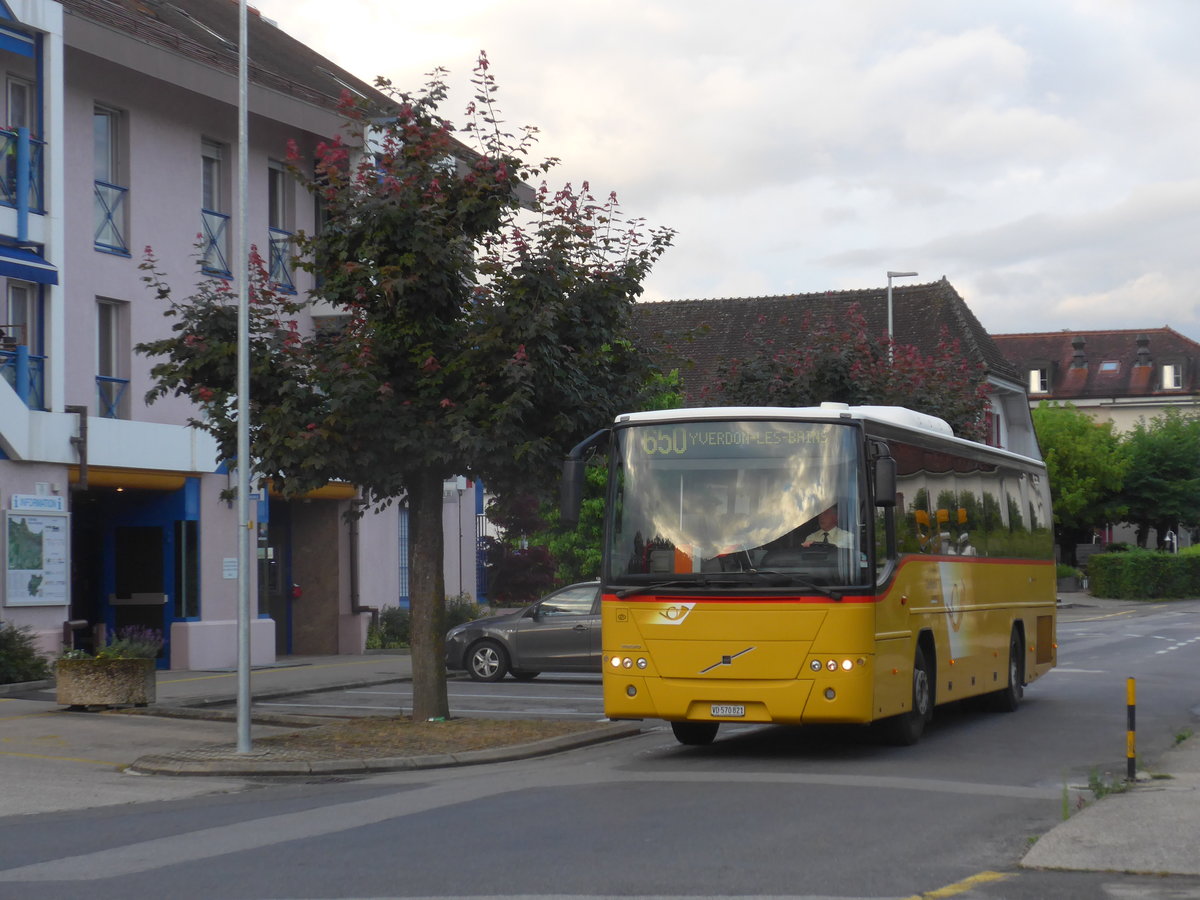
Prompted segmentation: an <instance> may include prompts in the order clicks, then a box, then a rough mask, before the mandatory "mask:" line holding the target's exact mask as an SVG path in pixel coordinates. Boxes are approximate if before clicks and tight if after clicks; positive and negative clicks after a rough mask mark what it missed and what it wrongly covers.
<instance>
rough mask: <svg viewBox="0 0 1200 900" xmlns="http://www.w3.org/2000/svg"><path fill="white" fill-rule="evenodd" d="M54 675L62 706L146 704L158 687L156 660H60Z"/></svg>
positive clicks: (58, 698) (152, 699)
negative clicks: (155, 669) (155, 672)
mask: <svg viewBox="0 0 1200 900" xmlns="http://www.w3.org/2000/svg"><path fill="white" fill-rule="evenodd" d="M54 677H55V681H56V698H55V699H56V700H57V701H58V703H59V704H60V705H62V706H146V705H147V704H150V703H153V702H154V698H155V688H156V686H157V683H156V681H155V674H154V660H152V659H60V660H58V661H57V662H56V663H55V664H54Z"/></svg>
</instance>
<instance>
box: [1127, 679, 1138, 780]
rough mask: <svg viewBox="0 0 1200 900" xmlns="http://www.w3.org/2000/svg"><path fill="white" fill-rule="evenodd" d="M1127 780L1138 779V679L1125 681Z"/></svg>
mask: <svg viewBox="0 0 1200 900" xmlns="http://www.w3.org/2000/svg"><path fill="white" fill-rule="evenodd" d="M1125 704H1126V706H1125V710H1126V723H1125V780H1126V781H1135V780H1137V728H1136V726H1135V722H1136V714H1137V679H1135V678H1129V679H1126V681H1125Z"/></svg>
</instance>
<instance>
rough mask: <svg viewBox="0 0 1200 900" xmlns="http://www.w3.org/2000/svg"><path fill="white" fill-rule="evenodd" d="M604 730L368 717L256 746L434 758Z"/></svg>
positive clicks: (587, 725)
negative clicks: (442, 754) (434, 756)
mask: <svg viewBox="0 0 1200 900" xmlns="http://www.w3.org/2000/svg"><path fill="white" fill-rule="evenodd" d="M605 724H606V723H598V722H568V721H558V720H549V719H546V720H542V719H516V720H499V719H448V720H446V721H445V722H414V721H413V720H412V719H411V718H409V717H407V716H365V717H363V718H356V719H350V720H347V721H344V722H338V723H336V724H332V725H318V726H316V727H314V728H305V729H303V730H301V731H294V732H291V733H289V734H280V735H275V736H273V737H266V738H259V739H258V740H257V741H256V742H255V743H256V744H258V745H262V746H265V747H277V748H279V749H286V750H291V751H309V752H312V753H314V754H318V755H324V756H335V757H336V756H339V755H352V756H359V757H388V756H430V755H433V754H439V753H461V752H464V751H468V750H487V749H490V748H492V747H511V746H514V745H517V744H529V743H533V742H534V741H540V740H545V739H546V738H552V737H559V736H561V735H564V734H583V733H586V732H588V731H592V730H595V729H598V728H602V727H604V725H605Z"/></svg>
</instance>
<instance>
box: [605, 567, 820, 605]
mask: <svg viewBox="0 0 1200 900" xmlns="http://www.w3.org/2000/svg"><path fill="white" fill-rule="evenodd" d="M767 578H779V579H782V581H780V582H773V583H772V584H771V585H770V586H771V587H801V588H804V589H805V590H808V591H812V592H813V593H814V594H821V595H823V596H825V597H828V598H829V599H830V600H841V599H842V595H841V593H840V592H839V591H835V590H833V589H832V588H827V587H822V586H821V585H818V584H813V583H812V582H811V581H805V580H804V579H802V578H797V577H796V576H795V575H792V574H791V573H789V572H777V571H775V570H774V569H747V570H746V571H744V572H723V573H721V574H720V575H717V576H716V577H711V578H703V577H701V578H687V579H684V578H676V579H674V580H672V581H656V582H654V583H652V584H640V585H637V586H636V587H629V588H625V590H623V591H617V596H618V597H632V596H634V595H635V594H647V593H650V592H651V591H656V590H658V589H659V588H668V587H699V588H709V587H720V586H723V585H737V586H746V585H750V584H755V583H756V582H759V581H763V580H766V579H767Z"/></svg>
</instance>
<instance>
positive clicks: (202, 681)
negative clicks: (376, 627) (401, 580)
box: [0, 652, 640, 777]
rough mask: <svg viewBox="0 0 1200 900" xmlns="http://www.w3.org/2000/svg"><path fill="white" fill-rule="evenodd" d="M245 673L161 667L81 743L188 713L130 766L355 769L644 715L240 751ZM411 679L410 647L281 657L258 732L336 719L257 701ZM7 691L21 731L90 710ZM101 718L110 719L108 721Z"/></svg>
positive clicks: (46, 687) (281, 771)
mask: <svg viewBox="0 0 1200 900" xmlns="http://www.w3.org/2000/svg"><path fill="white" fill-rule="evenodd" d="M237 676H238V673H237V672H236V671H235V670H221V671H164V670H160V671H159V672H157V677H156V700H155V702H154V704H153V705H152V706H150V707H147V708H145V709H124V710H119V711H117V710H114V711H111V712H108V713H102V714H100V715H101V717H102V718H103V719H105V720H107V721H105V722H102V723H97V722H96V721H95V720H94V719H93V720H92V722H93V724H95V725H96V726H97V727H95V728H93V729H92V730H91V731H89V732H88V735H92V734H94V735H95V736H94V737H90V736H85V737H82V738H77V739H76V742H75V744H74V745H73V747H72V750H73V752H74V753H76V754H77V755H79V756H81V757H89V758H107V757H106V756H104V755H103V753H101V752H99V751H97V752H93V750H94V749H95V748H96V747H97V746H98V747H102V748H103V751H104V753H107V754H108V756H113V755H115V754H114V753H113V749H112V748H113V746H114V744H115V743H117V741H118V740H119V736H118V734H115V733H114V732H118V733H119V732H120V730H121V729H120V724H121V723H120V721H119V720H121V719H125V720H126V724H127V723H128V718H129V717H137V718H139V719H144V720H158V721H161V720H187V721H188V722H189V723H190V725H191V727H190V728H189V729H188V730H187V731H186V732H185V734H186V735H187V736H188V737H189V738H190V739H189V740H188V741H187V742H186V743H182V742H181V741H180V740H179V739H177V738H175V737H174V735H171V737H170V739H168V740H166V741H164V742H162V744H160V745H159V746H153V745H151V746H147V744H146V743H145V737H146V736H145V733H144V730H139V731H138V735H137V738H136V739H135V741H134V742H133V743H132V746H130V747H129V748H128V750H129V751H131V752H130V756H131V757H132V756H134V755H136V753H137V752H138V751H139V750H144V751H149V752H144V753H143V755H141V756H137V757H136V759H134V760H133V762H132V764H130V765H128V766H127V767H126V771H128V772H131V773H134V774H141V775H214V776H224V777H258V776H278V775H350V774H364V773H368V772H383V771H396V770H402V769H421V768H436V767H446V766H461V765H473V764H480V763H487V762H500V761H503V760H507V759H521V758H525V757H529V756H536V755H542V754H545V753H554V752H559V751H561V750H566V749H570V748H572V747H580V746H585V745H588V744H592V743H598V742H600V741H607V740H613V739H616V738H619V737H625V736H627V735H631V734H636V733H637V732H638V731H639V730H640V726H639V725H638V724H637V723H613V724H608V725H597V727H596V728H594V729H591V730H588V731H586V732H580V733H578V734H571V735H564V736H562V737H557V738H551V739H548V740H544V741H538V742H536V743H531V744H524V745H519V746H508V747H498V748H494V749H487V750H476V751H469V752H462V753H455V754H440V755H435V756H419V757H414V756H398V757H383V758H362V757H361V756H359V755H357V754H354V753H353V752H352V751H346V752H344V753H340V754H336V753H335V752H334V751H328V752H324V753H322V754H321V755H319V756H317V755H314V754H313V752H311V751H301V750H295V749H289V748H283V747H273V746H271V745H270V744H263V743H255V742H254V741H253V740H252V741H251V749H250V751H249V752H248V753H239V752H238V749H237V737H238V736H237V729H236V726H237V707H236V702H237V696H238V677H237ZM411 680H412V661H411V659H410V657H409V655H408V653H405V652H400V653H392V652H387V653H367V654H365V655H362V656H312V657H295V656H293V657H287V658H285V659H283V660H281V661H279V662H278V663H276V664H274V665H271V666H261V667H255V668H254V669H252V671H251V673H250V686H251V690H250V693H251V698H252V702H251V720H252V722H253V726H254V733H255V734H256V735H267V734H272V733H279V732H281V731H293V730H295V729H297V728H304V727H309V726H313V725H324V724H329V723H330V722H332V721H336V719H330V718H323V717H314V716H295V715H283V714H279V713H273V712H271V713H268V712H264V711H262V710H261V709H258V708H256V706H255V704H258V703H262V702H264V701H267V700H273V699H279V698H282V697H291V696H297V695H301V694H309V693H314V692H319V691H336V690H349V689H352V688H361V687H369V686H371V685H380V684H388V683H394V682H399V681H411ZM13 688H15V689H13ZM0 699H8V700H15V701H21V703H20V704H19V705H20V706H22V711H21V712H22V715H21V716H19V717H14V718H13V719H12V720H10V721H9V722H7V723H6V724H7V725H8V727H9V728H10V729H12V730H14V731H16V730H17V729H18V728H19V727H20V723H21V720H25V721H29V720H30V719H34V718H41V719H43V720H44V717H46V716H60V717H71V716H77V715H82V716H87V715H88V714H86V713H83V714H79V713H72V712H68V711H66V710H65V709H63V708H62V707H60V706H59V705H58V704H57V703H56V701H55V696H54V688H53V685H52V683H51V682H44V683H41V684H39V685H28V686H25V687H24V688H23V689H22V688H20V687H17V686H11V687H10V689H9V690H8V691H7V693H6V694H4V695H2V696H0ZM26 708H29V709H26ZM100 725H108V726H109V727H108V728H101V727H99V726H100ZM89 741H90V742H91V744H90V745H89Z"/></svg>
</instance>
